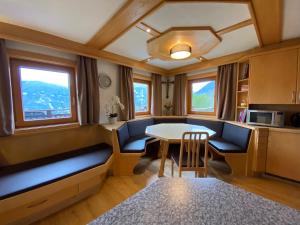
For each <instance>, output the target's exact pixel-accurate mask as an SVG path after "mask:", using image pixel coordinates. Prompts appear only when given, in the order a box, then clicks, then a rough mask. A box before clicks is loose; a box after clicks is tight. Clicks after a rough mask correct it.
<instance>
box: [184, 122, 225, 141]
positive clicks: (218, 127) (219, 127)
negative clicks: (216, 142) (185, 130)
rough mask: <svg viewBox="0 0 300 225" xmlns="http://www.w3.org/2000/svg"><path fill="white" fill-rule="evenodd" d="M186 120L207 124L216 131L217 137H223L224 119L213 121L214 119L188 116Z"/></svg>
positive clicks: (197, 123) (195, 123)
mask: <svg viewBox="0 0 300 225" xmlns="http://www.w3.org/2000/svg"><path fill="white" fill-rule="evenodd" d="M186 122H187V123H188V124H193V125H199V126H205V127H207V128H209V129H211V130H213V131H215V132H216V135H215V136H216V137H221V135H222V131H223V124H224V122H222V121H212V120H201V119H193V118H187V120H186Z"/></svg>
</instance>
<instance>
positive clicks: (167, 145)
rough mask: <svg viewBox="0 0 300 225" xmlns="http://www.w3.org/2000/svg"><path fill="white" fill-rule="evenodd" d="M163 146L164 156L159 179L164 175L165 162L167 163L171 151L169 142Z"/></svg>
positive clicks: (164, 142) (163, 142) (163, 143)
mask: <svg viewBox="0 0 300 225" xmlns="http://www.w3.org/2000/svg"><path fill="white" fill-rule="evenodd" d="M161 145H162V146H161V148H162V156H161V162H160V168H159V173H158V176H159V177H162V176H163V175H164V169H165V162H166V158H167V156H168V150H169V142H167V141H162V143H161Z"/></svg>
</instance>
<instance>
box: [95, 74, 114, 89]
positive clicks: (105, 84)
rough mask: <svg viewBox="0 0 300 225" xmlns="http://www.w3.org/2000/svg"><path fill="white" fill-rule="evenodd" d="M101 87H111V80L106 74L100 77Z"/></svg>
mask: <svg viewBox="0 0 300 225" xmlns="http://www.w3.org/2000/svg"><path fill="white" fill-rule="evenodd" d="M98 80H99V86H100V87H101V88H103V89H106V88H108V87H110V85H111V79H110V77H109V76H108V75H107V74H106V73H100V74H99V76H98Z"/></svg>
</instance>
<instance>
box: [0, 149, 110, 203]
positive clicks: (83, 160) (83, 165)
mask: <svg viewBox="0 0 300 225" xmlns="http://www.w3.org/2000/svg"><path fill="white" fill-rule="evenodd" d="M112 153H113V151H112V148H111V146H110V145H107V144H104V143H102V144H98V145H94V146H90V147H86V148H82V149H79V150H75V151H71V152H67V153H63V154H59V155H55V156H51V157H47V158H43V159H38V160H34V161H31V162H26V163H22V164H18V165H13V166H8V167H4V168H1V170H0V200H2V199H5V198H8V197H11V196H14V195H17V194H21V193H24V192H27V191H30V190H33V189H35V188H39V187H42V186H44V185H48V184H50V183H53V182H56V181H59V180H62V179H64V178H67V177H70V176H72V175H75V174H78V173H81V172H83V171H86V170H89V169H91V168H94V167H97V166H100V165H103V164H105V163H106V162H107V161H108V159H109V158H110V157H111V155H112Z"/></svg>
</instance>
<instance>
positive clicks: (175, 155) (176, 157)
mask: <svg viewBox="0 0 300 225" xmlns="http://www.w3.org/2000/svg"><path fill="white" fill-rule="evenodd" d="M170 155H171V159H172V160H174V162H175V163H176V165H177V166H179V155H180V150H177V149H176V150H173V151H171V153H170ZM190 157H192V156H190ZM187 158H188V154H187V152H186V151H185V152H184V153H183V157H182V167H187ZM203 166H204V162H203V160H202V158H201V155H200V154H199V167H203Z"/></svg>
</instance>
